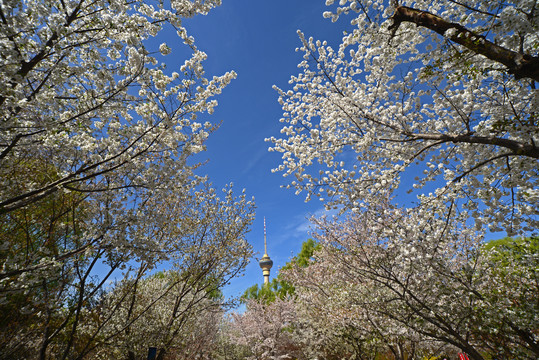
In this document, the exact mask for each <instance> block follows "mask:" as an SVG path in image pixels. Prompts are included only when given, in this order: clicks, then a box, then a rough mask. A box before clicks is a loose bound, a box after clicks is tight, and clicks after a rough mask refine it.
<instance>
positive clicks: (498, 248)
mask: <svg viewBox="0 0 539 360" xmlns="http://www.w3.org/2000/svg"><path fill="white" fill-rule="evenodd" d="M483 250H484V251H485V252H486V253H487V255H488V256H489V258H490V260H491V261H493V262H496V263H497V265H498V266H501V267H507V266H509V265H511V264H514V263H515V262H516V263H518V264H522V265H526V264H531V263H533V262H537V256H538V254H539V237H529V238H516V239H514V238H510V237H506V238H503V239H499V240H493V241H490V242H488V243H486V244H485V246H484V248H483ZM534 259H535V260H534Z"/></svg>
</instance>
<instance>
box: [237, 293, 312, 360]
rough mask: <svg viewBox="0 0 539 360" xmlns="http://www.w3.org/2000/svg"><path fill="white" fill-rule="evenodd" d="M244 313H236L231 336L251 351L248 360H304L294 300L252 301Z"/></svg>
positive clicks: (250, 300) (248, 302)
mask: <svg viewBox="0 0 539 360" xmlns="http://www.w3.org/2000/svg"><path fill="white" fill-rule="evenodd" d="M246 307H247V310H246V311H245V312H244V313H243V314H233V315H232V316H233V322H232V326H231V329H230V330H229V337H230V338H231V339H232V341H233V342H234V343H235V344H237V345H240V346H244V347H246V348H248V349H249V351H250V355H249V356H248V357H247V359H253V360H270V359H271V360H284V359H304V358H305V354H304V353H303V347H302V346H301V344H300V343H298V342H296V341H295V339H294V337H293V334H292V333H293V332H294V326H295V324H296V312H295V306H294V303H293V301H292V299H290V298H288V299H284V300H283V299H281V298H279V297H277V298H275V299H274V301H272V302H271V303H270V304H267V303H265V302H264V301H256V300H253V299H249V300H247V301H246Z"/></svg>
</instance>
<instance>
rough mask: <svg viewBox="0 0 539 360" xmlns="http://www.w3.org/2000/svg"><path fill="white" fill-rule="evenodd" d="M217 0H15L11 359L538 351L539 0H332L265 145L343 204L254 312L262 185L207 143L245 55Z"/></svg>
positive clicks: (3, 352) (4, 327)
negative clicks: (232, 46) (235, 184)
mask: <svg viewBox="0 0 539 360" xmlns="http://www.w3.org/2000/svg"><path fill="white" fill-rule="evenodd" d="M220 3H221V1H220V0H169V1H168V0H167V1H157V0H156V1H142V0H130V1H123V0H107V1H102V0H93V1H89V0H74V1H64V0H27V1H20V0H7V1H2V2H1V3H0V75H1V76H0V359H40V360H45V359H129V360H134V359H141V358H145V357H146V356H147V354H148V349H149V348H155V349H156V352H155V358H156V359H161V360H163V359H220V360H228V359H230V360H232V359H238V360H239V359H253V360H254V359H256V360H267V359H297V360H303V359H305V360H306V359H327V360H333V359H342V358H350V359H372V360H378V359H398V360H412V359H443V358H444V357H446V358H456V356H457V355H458V354H459V353H466V354H467V356H468V357H469V358H470V359H472V360H491V359H536V358H539V326H538V323H539V321H538V314H539V311H538V310H539V300H538V299H539V296H538V294H539V278H538V269H539V255H538V249H539V243H538V242H539V240H538V239H539V238H538V236H539V234H538V233H537V229H538V225H539V210H538V209H539V207H538V206H537V204H538V203H539V145H538V143H539V126H538V115H537V114H538V112H539V92H538V90H537V89H536V83H537V81H539V9H538V5H537V2H536V1H533V0H511V1H505V2H501V1H496V0H479V1H478V0H473V1H472V0H459V1H456V0H436V1H423V0H369V1H366V0H340V1H338V4H337V3H336V1H334V0H327V1H326V4H327V5H328V11H327V12H325V13H324V14H323V15H324V17H326V18H328V19H331V20H332V21H333V22H339V24H338V25H335V26H341V27H342V28H343V30H344V35H343V38H342V42H341V43H340V44H337V46H336V47H335V46H333V45H332V44H328V43H327V42H325V41H320V40H315V39H313V38H309V37H308V36H306V35H305V34H303V33H302V32H301V31H299V32H298V35H299V39H300V43H301V45H300V47H299V48H298V51H299V52H300V53H302V54H303V61H301V63H300V64H299V69H300V73H299V74H297V75H294V76H292V78H291V80H290V83H289V85H290V86H289V88H288V89H286V88H284V89H282V88H277V87H276V91H277V92H278V95H279V103H280V104H281V106H282V109H283V117H282V119H281V122H282V123H283V127H282V130H281V135H280V136H273V137H270V138H268V142H270V143H271V147H270V151H272V152H275V153H279V154H281V163H280V164H279V165H278V166H277V167H276V168H275V169H274V171H276V172H282V173H283V175H284V176H285V178H286V179H290V180H289V182H288V185H287V187H288V188H292V189H294V190H295V191H296V193H297V194H300V193H302V194H305V195H306V200H311V199H318V200H319V201H321V202H322V203H323V204H324V205H325V207H326V208H327V209H328V210H329V209H331V210H335V211H337V213H338V215H337V216H335V217H319V218H312V219H311V221H312V224H313V230H312V235H311V236H312V240H309V241H307V242H306V243H305V244H304V246H303V249H302V251H301V252H300V253H299V254H298V255H297V256H296V257H295V258H293V259H291V260H290V262H289V263H288V264H287V265H286V266H285V267H283V268H282V269H281V270H280V272H279V275H278V277H277V278H275V279H273V281H272V282H271V283H270V284H269V285H268V286H262V287H258V286H254V287H252V288H250V289H248V290H247V291H246V293H245V295H244V296H243V297H242V299H241V301H242V302H243V305H244V306H245V311H244V312H243V313H230V312H228V310H230V307H231V305H232V304H231V303H230V302H229V301H228V300H227V299H224V298H223V296H222V293H221V289H222V288H223V286H225V285H226V284H227V283H228V281H229V280H230V279H231V278H233V277H235V276H237V275H238V274H240V273H241V272H242V271H243V270H244V268H245V266H246V265H247V263H248V261H249V259H250V258H251V257H252V255H253V254H252V249H251V246H250V245H249V244H248V243H247V241H246V240H245V234H246V233H247V231H248V230H249V227H250V225H251V223H252V221H253V219H254V203H253V202H252V201H251V200H249V199H248V198H247V196H246V194H245V193H241V194H237V193H234V191H233V189H232V186H227V187H225V188H224V189H223V190H222V191H221V190H217V189H215V188H213V186H212V184H211V183H210V181H209V179H208V178H207V177H205V176H202V175H201V174H199V168H200V166H201V164H198V163H197V162H196V160H195V158H196V157H195V155H196V154H198V153H200V152H201V151H203V150H204V149H205V145H204V143H205V141H206V139H207V138H208V136H210V134H211V133H212V132H213V131H215V130H216V129H217V128H218V125H217V124H213V123H211V122H200V121H199V120H197V119H198V118H199V116H200V115H202V114H211V113H213V110H214V108H215V106H216V105H217V102H216V100H215V97H216V96H217V95H219V94H220V93H221V91H223V90H224V88H225V87H226V86H227V85H228V84H229V83H230V82H231V81H232V80H233V79H234V78H235V76H236V74H235V73H234V72H233V71H230V72H227V73H225V74H223V75H220V76H212V77H210V76H207V75H206V74H205V71H204V67H203V63H204V60H205V59H206V54H205V53H204V52H203V51H201V50H200V49H198V48H197V46H196V44H195V40H194V39H193V37H192V36H190V35H189V34H188V32H187V29H186V28H185V27H184V26H183V20H184V19H186V18H190V17H193V16H197V15H199V14H206V13H207V12H208V11H211V9H212V8H214V7H215V6H218V5H220ZM163 31H166V32H170V33H174V34H176V36H177V39H178V40H179V42H181V43H183V44H184V48H183V52H182V54H184V56H185V61H184V63H183V65H181V66H179V67H178V69H170V70H169V69H167V68H166V66H165V65H164V62H166V59H167V56H168V55H169V54H170V53H171V52H172V48H171V47H170V46H169V45H167V44H166V43H161V44H158V43H156V40H155V38H156V36H157V35H158V34H159V33H161V32H163ZM185 54H186V55H185ZM406 192H407V193H408V196H404V195H403V194H404V193H406ZM489 232H499V233H505V234H507V236H509V237H508V238H503V239H501V240H497V241H491V242H486V241H485V236H486V234H488V233H489Z"/></svg>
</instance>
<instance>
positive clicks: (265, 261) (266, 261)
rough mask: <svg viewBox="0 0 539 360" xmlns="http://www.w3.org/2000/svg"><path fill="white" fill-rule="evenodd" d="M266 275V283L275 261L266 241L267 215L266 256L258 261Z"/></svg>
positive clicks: (263, 273)
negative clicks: (270, 254) (269, 252)
mask: <svg viewBox="0 0 539 360" xmlns="http://www.w3.org/2000/svg"><path fill="white" fill-rule="evenodd" d="M258 265H260V268H261V269H262V275H264V285H266V284H269V276H270V269H271V267H272V266H273V261H272V260H271V259H270V257H269V256H268V245H267V242H266V217H264V256H262V259H260V261H259V262H258Z"/></svg>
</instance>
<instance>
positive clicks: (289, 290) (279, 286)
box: [240, 239, 320, 304]
mask: <svg viewBox="0 0 539 360" xmlns="http://www.w3.org/2000/svg"><path fill="white" fill-rule="evenodd" d="M319 248H320V245H319V244H318V243H316V242H315V241H314V240H313V239H308V240H307V241H305V242H304V243H303V244H302V246H301V250H300V252H299V253H298V254H297V255H296V256H294V257H293V258H292V259H291V260H290V261H289V262H287V263H286V264H285V265H284V266H283V269H284V270H286V269H290V268H292V267H293V266H299V267H307V266H309V263H310V262H311V261H313V254H314V252H315V251H316V250H318V249H319ZM294 292H295V288H294V286H292V285H291V284H290V283H288V282H286V281H284V280H283V279H282V278H281V276H280V275H277V277H276V278H273V279H272V280H271V282H270V283H269V284H264V285H261V286H260V287H259V286H258V284H255V285H253V286H251V287H249V288H248V289H247V290H245V292H244V293H243V295H242V296H241V299H240V300H241V302H242V303H245V302H246V301H247V300H256V301H258V302H264V303H266V304H270V303H272V302H274V301H275V299H276V298H277V297H279V298H280V299H281V300H284V299H286V298H288V297H291V296H294Z"/></svg>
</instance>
